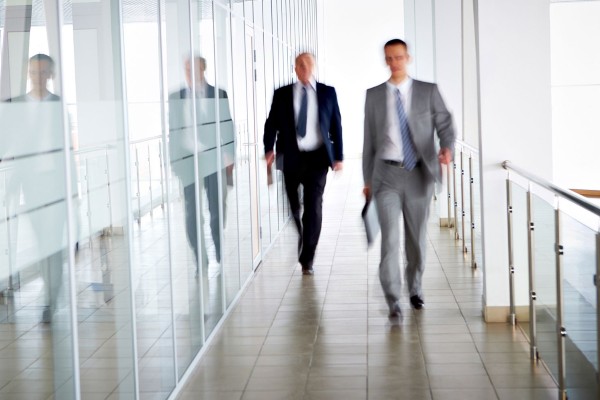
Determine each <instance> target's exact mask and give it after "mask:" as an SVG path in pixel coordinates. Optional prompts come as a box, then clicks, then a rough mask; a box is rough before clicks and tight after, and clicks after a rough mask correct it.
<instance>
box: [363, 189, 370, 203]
mask: <svg viewBox="0 0 600 400" xmlns="http://www.w3.org/2000/svg"><path fill="white" fill-rule="evenodd" d="M363 194H364V195H365V198H366V199H367V200H369V199H370V198H371V188H370V187H369V186H365V187H364V188H363Z"/></svg>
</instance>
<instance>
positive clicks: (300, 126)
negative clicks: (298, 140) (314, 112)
mask: <svg viewBox="0 0 600 400" xmlns="http://www.w3.org/2000/svg"><path fill="white" fill-rule="evenodd" d="M307 109H308V98H307V96H306V88H305V87H304V86H302V100H301V102H300V111H299V112H298V123H297V124H296V131H297V133H298V136H300V137H304V136H305V135H306V114H307Z"/></svg>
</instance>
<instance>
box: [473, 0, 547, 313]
mask: <svg viewBox="0 0 600 400" xmlns="http://www.w3.org/2000/svg"><path fill="white" fill-rule="evenodd" d="M474 4H475V16H476V18H477V20H476V25H475V27H476V34H477V36H478V42H479V58H478V59H479V68H480V86H479V94H480V132H479V135H480V137H479V139H480V158H481V160H480V161H481V176H482V182H481V185H482V188H481V195H482V209H483V241H484V268H485V269H484V271H485V279H484V284H485V287H484V303H485V310H484V311H485V317H486V320H487V321H499V322H500V321H506V318H507V315H508V304H509V290H508V281H509V277H508V256H507V222H506V200H505V198H506V196H505V195H504V193H505V179H506V171H504V170H503V169H502V168H501V166H500V163H501V162H502V161H504V160H506V159H509V160H510V161H511V162H513V163H514V164H516V165H518V166H520V167H522V168H524V169H526V170H528V171H531V172H532V173H533V174H536V175H538V176H540V177H543V178H546V179H552V130H551V118H552V115H551V98H550V19H549V6H550V5H549V1H548V0H528V1H527V2H523V1H522V0H503V1H497V0H475V3H474ZM515 281H516V282H517V287H516V291H517V299H516V304H517V306H525V305H526V304H527V290H526V285H527V266H526V265H523V266H520V268H519V269H518V270H517V273H516V276H515ZM517 311H519V310H517Z"/></svg>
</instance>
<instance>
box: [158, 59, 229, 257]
mask: <svg viewBox="0 0 600 400" xmlns="http://www.w3.org/2000/svg"><path fill="white" fill-rule="evenodd" d="M192 64H193V65H192ZM192 68H193V69H194V71H193V72H192ZM205 71H206V59H204V58H203V57H200V56H195V57H194V60H193V63H192V60H191V59H187V60H186V62H185V77H186V82H187V86H186V87H184V88H182V89H180V90H179V91H177V92H175V93H172V94H171V95H170V96H169V126H170V139H169V151H170V156H171V165H172V169H173V172H174V173H175V174H176V175H177V176H178V177H179V179H180V180H181V183H182V186H183V194H184V200H185V221H186V233H187V238H188V241H189V243H190V246H191V247H192V249H193V250H194V255H195V257H196V262H197V261H198V240H197V239H198V238H197V232H200V233H201V237H200V240H201V243H202V246H203V251H202V265H204V266H207V265H208V257H207V255H206V249H205V243H204V237H203V235H202V232H203V229H202V227H203V226H204V218H203V214H202V202H201V201H200V227H198V229H196V191H195V186H194V167H193V164H194V161H193V160H194V157H193V154H194V131H193V129H192V127H193V126H194V124H193V116H192V115H191V109H192V102H191V101H189V99H191V98H192V93H193V91H195V93H194V96H193V97H195V98H196V116H195V117H196V126H197V128H198V132H197V135H198V139H197V141H198V143H197V151H198V164H199V165H198V173H199V178H200V180H201V182H202V183H203V186H204V189H205V191H206V197H207V199H208V211H209V214H210V231H211V236H212V239H213V243H214V245H215V253H216V259H217V262H221V235H220V229H219V193H220V195H221V201H222V210H223V224H225V215H226V212H225V210H226V199H227V184H233V183H232V182H233V179H232V172H233V157H228V156H227V154H229V153H223V152H222V155H223V157H222V164H223V165H224V166H225V167H224V168H223V169H221V170H217V169H216V167H217V157H216V152H217V151H221V150H222V147H223V146H224V141H223V140H221V143H220V144H217V142H216V121H215V117H216V114H215V100H214V99H215V97H217V89H215V87H214V86H212V85H209V84H208V83H207V82H206V78H205V76H204V72H205ZM218 99H224V100H225V101H220V102H219V104H220V105H221V107H225V108H227V109H226V110H220V113H219V114H220V116H223V115H226V119H227V121H226V122H228V123H231V119H230V117H229V108H228V107H229V105H228V100H227V92H225V91H224V90H221V89H218ZM219 122H220V123H221V127H222V131H221V133H222V136H223V126H225V125H224V121H223V118H222V117H220V118H219ZM219 172H220V173H221V183H220V184H219V176H218V174H219ZM198 192H199V193H200V194H201V189H200V190H199V191H198Z"/></svg>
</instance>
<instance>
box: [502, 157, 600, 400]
mask: <svg viewBox="0 0 600 400" xmlns="http://www.w3.org/2000/svg"><path fill="white" fill-rule="evenodd" d="M502 165H503V167H504V168H505V169H506V170H507V171H508V177H507V180H506V182H507V185H506V187H507V202H508V207H507V220H508V227H509V264H510V272H509V273H510V275H511V280H510V292H511V293H510V294H511V298H510V305H511V319H512V321H513V323H514V322H515V318H514V308H515V306H514V304H515V292H516V291H518V290H515V287H516V286H517V285H518V284H522V282H515V281H514V268H513V266H514V265H527V266H528V270H529V274H528V276H529V282H528V291H529V292H528V293H529V296H528V298H529V330H528V332H529V333H528V335H529V341H530V350H531V356H532V359H534V360H536V361H541V362H543V363H544V364H545V365H546V367H547V369H548V370H549V371H550V372H551V374H552V375H553V376H554V378H555V380H556V381H557V383H558V387H559V398H561V399H566V398H567V397H568V398H569V399H598V398H599V397H598V396H599V395H600V393H599V392H598V383H597V374H598V357H599V356H598V341H599V337H598V323H599V322H598V299H599V296H598V286H597V276H598V271H600V232H599V229H598V228H599V227H600V224H599V223H600V207H598V206H597V205H595V204H594V203H592V202H590V201H589V200H587V199H586V198H584V197H583V196H580V195H579V194H577V193H575V192H573V191H570V190H567V189H563V188H561V187H558V186H556V185H554V184H552V183H551V182H548V181H546V180H544V179H542V178H539V177H537V176H535V175H532V174H530V173H529V172H527V171H525V170H523V169H520V168H519V167H517V166H515V165H513V164H511V163H510V162H508V161H505V162H504V163H503V164H502ZM525 187H526V188H525ZM525 237H526V238H525ZM567 393H568V396H567Z"/></svg>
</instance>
